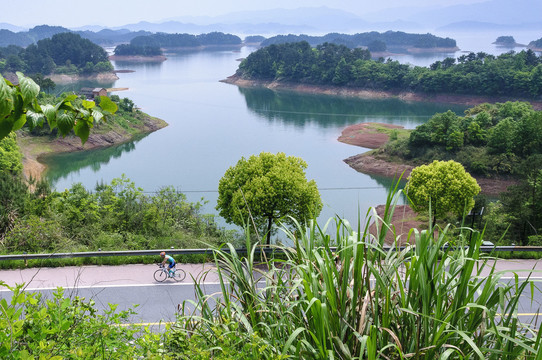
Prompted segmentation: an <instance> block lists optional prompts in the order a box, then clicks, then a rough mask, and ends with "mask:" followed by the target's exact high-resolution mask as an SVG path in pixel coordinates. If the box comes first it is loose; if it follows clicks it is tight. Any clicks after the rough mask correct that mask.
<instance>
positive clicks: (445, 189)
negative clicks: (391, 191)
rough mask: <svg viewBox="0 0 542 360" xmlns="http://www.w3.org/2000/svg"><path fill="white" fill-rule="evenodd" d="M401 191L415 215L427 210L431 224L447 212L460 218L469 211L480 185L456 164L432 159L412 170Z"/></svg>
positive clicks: (461, 166) (451, 161)
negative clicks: (431, 217)
mask: <svg viewBox="0 0 542 360" xmlns="http://www.w3.org/2000/svg"><path fill="white" fill-rule="evenodd" d="M405 192H406V194H407V196H408V198H409V199H410V201H411V204H412V208H413V209H414V210H415V211H416V212H422V211H428V210H429V209H431V215H432V216H433V222H435V221H436V219H437V218H442V217H443V216H445V215H447V214H448V213H453V214H454V215H457V216H461V215H462V214H464V213H465V212H468V211H470V210H471V209H472V208H473V206H474V196H476V195H477V194H478V193H479V192H480V186H478V183H477V182H476V180H475V179H474V178H473V177H472V176H471V175H470V174H469V173H467V172H466V171H465V168H464V167H463V165H461V164H460V163H458V162H455V161H453V160H450V161H437V160H435V161H433V163H431V164H429V165H421V166H418V167H416V168H414V169H413V170H412V173H411V174H410V176H409V177H408V182H407V185H406V188H405Z"/></svg>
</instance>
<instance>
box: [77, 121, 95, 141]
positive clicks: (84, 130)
mask: <svg viewBox="0 0 542 360" xmlns="http://www.w3.org/2000/svg"><path fill="white" fill-rule="evenodd" d="M89 120H90V121H91V122H92V117H91V118H90V119H89ZM73 131H74V132H75V135H77V136H78V137H79V138H80V139H81V143H82V144H83V145H85V142H86V141H87V139H88V135H89V133H90V127H89V125H88V123H87V122H86V121H82V120H79V121H77V123H76V124H75V127H74V128H73Z"/></svg>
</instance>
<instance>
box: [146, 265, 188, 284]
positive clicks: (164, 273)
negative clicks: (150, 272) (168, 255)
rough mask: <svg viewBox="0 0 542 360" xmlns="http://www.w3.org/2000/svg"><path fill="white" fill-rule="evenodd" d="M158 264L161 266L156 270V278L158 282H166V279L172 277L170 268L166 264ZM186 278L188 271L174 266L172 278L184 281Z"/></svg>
mask: <svg viewBox="0 0 542 360" xmlns="http://www.w3.org/2000/svg"><path fill="white" fill-rule="evenodd" d="M158 266H159V267H160V269H158V270H156V271H155V272H154V280H156V281H158V282H164V281H166V279H168V278H170V276H169V269H168V268H167V267H165V266H162V264H158ZM184 278H186V272H185V271H184V270H183V269H177V268H174V273H173V277H171V279H173V280H175V281H177V282H180V281H183V280H184Z"/></svg>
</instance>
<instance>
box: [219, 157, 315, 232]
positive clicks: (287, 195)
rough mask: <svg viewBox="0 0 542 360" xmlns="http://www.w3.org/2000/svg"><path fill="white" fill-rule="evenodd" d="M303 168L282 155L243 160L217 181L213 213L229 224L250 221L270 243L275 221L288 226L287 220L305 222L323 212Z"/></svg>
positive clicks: (293, 159) (297, 160) (300, 164)
mask: <svg viewBox="0 0 542 360" xmlns="http://www.w3.org/2000/svg"><path fill="white" fill-rule="evenodd" d="M306 167H307V164H306V163H305V162H304V161H303V160H302V159H301V158H297V157H294V156H286V155H285V154H284V153H278V154H276V155H275V154H271V153H266V152H263V153H260V154H259V155H258V156H256V155H252V156H251V157H250V158H248V159H245V158H244V157H243V158H241V160H239V161H238V162H237V164H236V165H235V166H233V167H230V168H229V169H228V170H227V171H226V173H225V174H224V176H223V177H222V179H220V183H219V185H218V200H217V206H216V209H217V210H219V212H220V216H222V217H223V218H224V219H226V221H227V222H229V223H234V224H236V225H240V226H242V225H244V224H246V223H247V221H249V222H251V223H252V221H253V222H254V226H256V227H257V229H258V230H259V231H262V233H265V234H267V240H268V242H269V241H270V237H271V230H272V226H273V225H274V224H275V222H276V221H277V220H279V219H281V220H282V221H284V222H285V223H289V222H290V221H289V216H292V217H295V218H299V219H305V218H309V217H312V216H318V214H320V211H321V210H322V201H321V200H320V193H319V192H318V188H317V187H316V182H315V181H314V180H311V181H307V179H306V177H305V172H304V170H305V169H306Z"/></svg>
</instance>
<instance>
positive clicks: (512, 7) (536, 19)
mask: <svg viewBox="0 0 542 360" xmlns="http://www.w3.org/2000/svg"><path fill="white" fill-rule="evenodd" d="M540 14H542V1H540V0H514V1H510V0H490V1H485V2H481V3H475V4H464V5H454V6H447V7H443V8H437V9H430V10H424V11H419V12H416V13H414V14H411V15H409V16H407V17H402V19H405V20H410V21H414V22H419V23H422V22H423V23H425V24H428V25H431V26H433V27H442V26H445V25H447V24H451V23H458V22H465V21H471V22H480V23H492V24H499V25H521V24H525V23H540V22H541V15H540Z"/></svg>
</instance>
